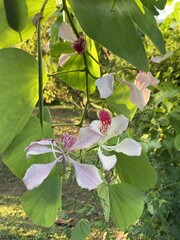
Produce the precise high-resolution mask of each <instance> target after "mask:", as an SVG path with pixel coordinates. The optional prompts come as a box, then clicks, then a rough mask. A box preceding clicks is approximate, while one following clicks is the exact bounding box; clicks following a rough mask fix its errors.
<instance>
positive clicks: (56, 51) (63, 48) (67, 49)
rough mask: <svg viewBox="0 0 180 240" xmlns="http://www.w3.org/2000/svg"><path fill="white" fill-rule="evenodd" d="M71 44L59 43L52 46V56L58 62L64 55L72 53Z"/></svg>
mask: <svg viewBox="0 0 180 240" xmlns="http://www.w3.org/2000/svg"><path fill="white" fill-rule="evenodd" d="M71 45H72V44H71V43H70V42H58V43H55V44H53V45H52V47H51V49H50V55H51V57H52V58H54V59H55V60H56V61H58V59H59V57H60V55H61V54H62V53H72V52H73V49H72V47H71Z"/></svg>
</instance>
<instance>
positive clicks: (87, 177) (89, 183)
mask: <svg viewBox="0 0 180 240" xmlns="http://www.w3.org/2000/svg"><path fill="white" fill-rule="evenodd" d="M70 161H71V163H72V164H73V166H74V168H75V171H76V181H77V183H78V185H79V186H80V187H81V188H86V189H88V190H92V189H95V188H97V187H98V186H99V185H100V184H101V183H102V182H103V181H102V179H101V177H100V175H99V171H98V169H97V168H96V167H95V166H93V165H90V164H81V163H77V162H76V161H74V160H73V159H70Z"/></svg>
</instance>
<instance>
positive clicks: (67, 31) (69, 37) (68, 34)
mask: <svg viewBox="0 0 180 240" xmlns="http://www.w3.org/2000/svg"><path fill="white" fill-rule="evenodd" d="M58 36H59V37H61V38H62V39H64V40H66V41H68V42H72V43H73V42H74V41H76V40H77V37H76V35H75V34H74V32H73V30H72V28H71V26H69V24H67V23H66V22H63V23H62V24H61V26H60V27H59V31H58Z"/></svg>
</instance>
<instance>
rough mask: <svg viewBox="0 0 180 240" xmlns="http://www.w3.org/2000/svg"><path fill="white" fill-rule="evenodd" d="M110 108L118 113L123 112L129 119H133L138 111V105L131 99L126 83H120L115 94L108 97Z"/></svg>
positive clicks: (107, 101)
mask: <svg viewBox="0 0 180 240" xmlns="http://www.w3.org/2000/svg"><path fill="white" fill-rule="evenodd" d="M106 103H107V105H108V106H109V108H110V109H111V110H112V111H114V112H115V113H116V114H118V115H119V114H123V115H124V116H126V117H127V118H129V119H132V118H133V116H134V114H135V113H136V110H137V107H136V105H135V104H133V103H132V102H131V101H130V90H129V88H128V87H127V86H125V85H119V86H118V87H117V88H116V89H115V90H114V93H113V95H111V96H110V97H108V98H107V99H106Z"/></svg>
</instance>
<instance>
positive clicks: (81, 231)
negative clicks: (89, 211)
mask: <svg viewBox="0 0 180 240" xmlns="http://www.w3.org/2000/svg"><path fill="white" fill-rule="evenodd" d="M89 232H90V225H89V222H88V221H87V220H85V219H81V220H80V221H79V222H78V223H77V225H76V226H75V228H74V229H73V231H72V235H71V240H77V239H78V240H85V239H86V237H87V235H88V233H89Z"/></svg>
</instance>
